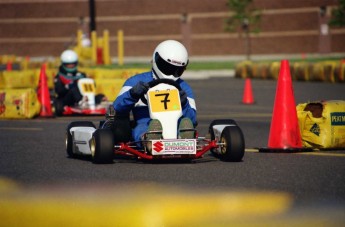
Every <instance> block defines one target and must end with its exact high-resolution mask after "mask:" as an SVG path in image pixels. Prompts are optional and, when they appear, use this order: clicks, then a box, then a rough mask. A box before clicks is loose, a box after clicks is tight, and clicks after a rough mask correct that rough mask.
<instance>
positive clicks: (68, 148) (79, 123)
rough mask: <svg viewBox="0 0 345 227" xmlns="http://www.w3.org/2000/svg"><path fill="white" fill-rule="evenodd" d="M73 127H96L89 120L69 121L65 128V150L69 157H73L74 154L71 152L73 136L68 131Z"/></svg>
mask: <svg viewBox="0 0 345 227" xmlns="http://www.w3.org/2000/svg"><path fill="white" fill-rule="evenodd" d="M73 127H93V128H96V127H95V125H94V124H93V123H92V122H91V121H74V122H71V123H69V125H68V126H67V129H66V139H65V142H66V152H67V155H68V156H69V157H71V158H75V156H76V154H74V153H73V138H72V134H71V132H70V130H71V128H73Z"/></svg>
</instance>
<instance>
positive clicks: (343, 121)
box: [331, 112, 345, 126]
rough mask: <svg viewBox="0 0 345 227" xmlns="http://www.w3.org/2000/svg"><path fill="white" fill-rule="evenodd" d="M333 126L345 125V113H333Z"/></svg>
mask: <svg viewBox="0 0 345 227" xmlns="http://www.w3.org/2000/svg"><path fill="white" fill-rule="evenodd" d="M331 125H333V126H335V125H345V112H333V113H331Z"/></svg>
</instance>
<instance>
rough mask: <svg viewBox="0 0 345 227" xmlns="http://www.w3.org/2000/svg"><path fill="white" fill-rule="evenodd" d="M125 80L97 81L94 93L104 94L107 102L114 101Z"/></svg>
mask: <svg viewBox="0 0 345 227" xmlns="http://www.w3.org/2000/svg"><path fill="white" fill-rule="evenodd" d="M125 81H126V79H97V80H95V83H96V93H97V94H104V95H105V96H106V97H107V98H108V100H109V101H114V100H115V98H116V97H117V95H118V94H119V92H120V90H121V88H122V85H123V84H124V82H125Z"/></svg>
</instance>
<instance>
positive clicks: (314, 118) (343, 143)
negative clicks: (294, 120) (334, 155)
mask: <svg viewBox="0 0 345 227" xmlns="http://www.w3.org/2000/svg"><path fill="white" fill-rule="evenodd" d="M296 110H297V115H298V123H299V128H300V130H301V135H302V142H303V146H304V147H312V148H344V147H345V101H342V100H330V101H323V102H313V103H302V104H298V105H297V107H296Z"/></svg>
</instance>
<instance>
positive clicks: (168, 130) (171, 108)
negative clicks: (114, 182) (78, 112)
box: [66, 80, 245, 163]
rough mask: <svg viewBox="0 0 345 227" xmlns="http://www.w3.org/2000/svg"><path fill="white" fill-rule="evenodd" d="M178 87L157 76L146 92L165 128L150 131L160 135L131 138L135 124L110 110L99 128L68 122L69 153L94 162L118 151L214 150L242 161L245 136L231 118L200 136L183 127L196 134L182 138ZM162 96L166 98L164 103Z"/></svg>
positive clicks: (162, 154) (179, 153)
mask: <svg viewBox="0 0 345 227" xmlns="http://www.w3.org/2000/svg"><path fill="white" fill-rule="evenodd" d="M178 89H181V88H180V87H179V85H178V84H176V82H174V81H172V80H155V81H152V82H151V83H150V89H149V91H148V93H147V95H145V98H146V100H147V103H148V106H149V110H150V117H151V118H152V119H157V120H159V121H160V122H161V123H162V128H163V130H162V131H160V132H150V133H161V134H162V137H161V139H154V140H148V139H147V140H141V141H132V140H131V130H132V128H133V124H131V122H130V119H129V117H128V116H125V117H123V116H116V115H114V116H113V115H111V114H110V116H109V114H108V115H107V116H106V120H105V121H102V122H100V127H99V128H98V129H97V128H96V127H95V125H94V124H93V123H92V122H90V121H76V122H71V123H70V124H69V125H68V127H67V129H66V151H67V154H68V156H69V157H73V158H77V157H80V156H84V155H88V156H91V157H92V161H93V162H94V163H112V162H113V159H114V158H116V157H119V155H120V156H123V155H129V156H134V157H137V158H138V159H144V160H161V159H186V160H193V159H198V158H201V157H202V156H203V155H204V154H205V153H206V152H208V151H211V152H212V153H213V154H214V155H215V156H216V157H218V158H220V159H221V160H223V161H233V162H239V161H241V160H242V158H243V156H244V149H245V143H244V136H243V133H242V130H241V129H240V127H239V126H238V125H237V124H236V122H235V121H234V120H232V119H219V120H214V121H212V122H211V123H210V125H209V132H208V134H207V135H206V136H205V137H200V136H199V135H198V133H197V130H196V129H194V128H192V129H184V130H191V131H193V132H195V133H194V137H193V138H188V139H186V138H185V139H181V138H179V136H178V134H179V133H178V130H177V122H178V119H179V118H180V117H181V116H182V108H181V104H180V99H179V93H178ZM162 94H164V96H162ZM162 97H164V100H165V101H167V102H165V103H164V102H163V101H164V100H162ZM155 99H158V100H155ZM159 103H164V105H165V106H164V108H159V107H157V105H160V104H159ZM167 103H168V104H167ZM176 105H177V106H176ZM110 107H111V108H112V106H110ZM144 138H146V137H145V136H144Z"/></svg>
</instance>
